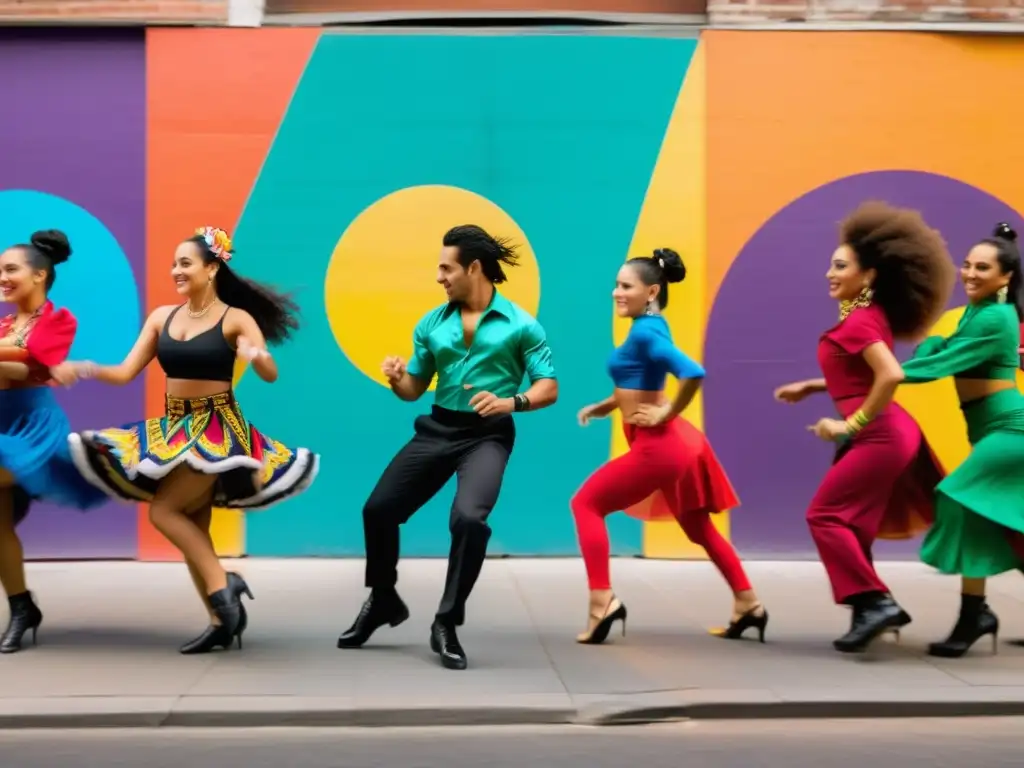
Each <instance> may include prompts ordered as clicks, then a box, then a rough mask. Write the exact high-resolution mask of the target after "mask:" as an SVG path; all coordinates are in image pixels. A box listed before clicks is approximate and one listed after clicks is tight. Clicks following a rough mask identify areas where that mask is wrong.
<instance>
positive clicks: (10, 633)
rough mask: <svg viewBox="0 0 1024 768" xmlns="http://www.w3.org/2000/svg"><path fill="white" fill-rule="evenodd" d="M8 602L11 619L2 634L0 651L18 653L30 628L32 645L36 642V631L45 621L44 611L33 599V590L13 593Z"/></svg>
mask: <svg viewBox="0 0 1024 768" xmlns="http://www.w3.org/2000/svg"><path fill="white" fill-rule="evenodd" d="M7 602H8V604H9V605H10V607H11V619H10V622H9V623H8V625H7V629H6V630H4V633H3V634H2V635H0V653H17V652H18V651H20V650H21V641H22V638H24V637H25V633H26V632H29V631H30V630H31V632H32V645H35V644H36V633H37V632H38V631H39V625H40V624H42V623H43V612H42V611H40V610H39V606H37V605H36V604H35V601H33V600H32V593H31V592H22V593H21V594H20V595H11V596H10V597H9V598H7Z"/></svg>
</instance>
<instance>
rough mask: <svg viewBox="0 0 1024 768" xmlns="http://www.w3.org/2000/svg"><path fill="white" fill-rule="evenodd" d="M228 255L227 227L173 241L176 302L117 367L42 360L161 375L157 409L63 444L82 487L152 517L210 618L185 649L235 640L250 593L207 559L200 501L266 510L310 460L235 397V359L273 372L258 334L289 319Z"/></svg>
mask: <svg viewBox="0 0 1024 768" xmlns="http://www.w3.org/2000/svg"><path fill="white" fill-rule="evenodd" d="M231 256H232V251H231V240H230V238H229V237H228V235H227V233H225V232H224V231H223V230H221V229H215V228H213V227H205V228H202V229H199V230H197V231H196V234H195V235H194V236H193V237H191V238H189V239H188V240H186V241H185V242H183V243H181V244H180V245H179V246H178V249H177V251H176V252H175V255H174V268H173V269H172V271H171V275H172V277H173V278H174V282H175V285H176V286H177V292H178V294H179V295H180V296H182V297H184V298H186V299H187V301H186V303H185V304H182V305H180V306H165V307H160V308H159V309H157V310H156V311H154V312H153V313H152V314H151V315H150V316H149V318H148V319H147V320H146V323H145V325H144V326H143V328H142V333H141V334H140V335H139V339H138V341H137V342H136V343H135V346H134V348H133V349H132V351H131V352H130V353H129V354H128V357H126V358H125V359H124V361H123V362H122V363H121V364H120V365H109V366H99V365H96V364H95V363H91V362H79V363H71V362H69V363H64V364H62V365H59V366H57V367H56V368H54V369H53V376H54V378H55V379H57V381H59V382H60V383H62V384H65V385H70V384H73V383H74V382H75V381H77V380H78V379H86V378H94V379H97V380H99V381H102V382H104V383H107V384H116V385H124V384H127V383H128V382H129V381H132V380H133V379H134V378H135V377H136V376H138V375H139V374H140V373H142V370H143V369H144V368H145V367H146V366H147V365H148V364H149V363H150V362H151V361H152V360H153V358H154V357H155V358H156V359H157V361H158V362H159V363H160V366H161V368H163V370H164V373H165V374H166V375H167V408H166V414H165V415H164V416H163V417H162V418H152V419H147V420H145V421H140V422H136V423H134V424H128V425H126V426H122V427H116V428H109V429H101V430H95V431H86V432H79V433H72V434H71V435H70V436H69V438H68V441H69V444H70V447H71V453H72V456H73V458H74V460H75V465H76V466H77V467H78V470H79V472H81V473H82V475H83V476H84V477H85V478H86V479H87V480H89V482H91V483H92V484H93V485H95V486H96V487H98V488H100V489H101V490H103V491H105V492H106V493H107V494H108V495H110V496H112V497H114V498H117V499H122V500H125V501H130V502H138V501H146V502H150V508H149V518H150V520H151V521H152V523H153V526H154V527H155V528H156V529H157V530H158V531H160V532H161V533H162V534H163V535H164V536H166V537H167V539H168V540H169V541H170V542H171V543H172V544H174V546H175V547H177V548H178V549H179V550H180V551H181V553H182V555H183V556H184V558H185V562H186V564H187V565H188V569H189V572H190V573H191V574H192V579H193V581H194V582H195V585H196V589H197V590H198V591H199V594H200V597H201V598H202V599H203V602H204V603H205V605H206V608H207V611H208V613H209V615H210V626H209V627H207V629H206V630H205V631H204V632H203V633H202V634H201V635H199V636H198V637H196V638H195V639H193V640H190V641H189V642H187V643H185V644H184V645H183V646H182V647H181V652H182V653H187V654H192V653H207V652H209V651H212V650H214V649H215V648H218V647H221V648H224V649H227V648H229V647H231V645H232V643H233V642H234V640H235V638H237V639H238V646H239V647H241V645H242V632H243V631H244V630H245V627H246V625H247V623H248V620H247V617H246V613H245V609H244V607H243V606H242V604H241V595H243V594H246V595H248V596H249V597H250V598H251V597H252V594H251V593H250V592H249V587H248V586H247V585H246V583H245V581H244V580H243V579H242V577H241V576H239V575H238V574H237V573H226V572H225V570H224V568H223V566H221V564H220V561H219V560H218V558H217V553H216V551H215V550H214V547H213V541H212V539H211V538H210V517H211V512H212V507H214V506H216V507H228V508H231V509H263V508H266V507H269V506H270V505H272V504H274V503H276V502H278V501H281V500H282V499H284V498H287V497H289V496H292V495H294V494H296V493H298V492H300V491H302V490H305V489H306V488H307V487H308V486H309V485H310V483H312V481H313V479H314V477H315V476H316V473H317V469H318V465H319V457H318V456H317V455H316V454H313V453H311V452H310V451H309V450H307V449H306V448H289V447H288V446H285V445H282V444H281V443H279V442H278V441H276V440H273V439H271V438H270V437H267V436H266V435H263V434H261V433H260V432H259V431H258V430H257V429H256V428H255V427H254V426H253V425H252V424H251V423H249V422H248V421H246V419H245V417H244V416H243V415H242V411H241V408H240V407H239V405H238V403H237V402H236V401H235V398H234V393H233V391H232V381H233V379H234V373H235V368H236V361H238V363H239V364H241V365H246V364H251V365H252V367H253V370H254V371H255V372H256V374H257V375H258V376H259V377H260V378H261V379H263V380H264V381H267V382H273V381H275V380H276V379H277V365H276V364H275V363H274V359H273V357H271V355H270V353H269V352H268V351H267V350H266V342H267V341H269V342H271V343H274V342H282V341H284V340H285V339H286V338H287V337H288V335H289V334H290V333H291V331H293V330H294V329H296V328H297V327H298V323H297V321H296V318H295V315H296V313H297V307H296V306H295V304H294V303H293V302H292V301H291V300H290V299H288V298H287V297H285V296H282V295H279V294H277V293H275V292H274V291H272V290H270V289H269V288H267V287H265V286H262V285H259V284H258V283H254V282H252V281H250V280H245V279H243V278H241V277H239V276H238V275H236V274H235V273H234V271H232V270H231V269H230V268H229V266H228V261H229V259H231Z"/></svg>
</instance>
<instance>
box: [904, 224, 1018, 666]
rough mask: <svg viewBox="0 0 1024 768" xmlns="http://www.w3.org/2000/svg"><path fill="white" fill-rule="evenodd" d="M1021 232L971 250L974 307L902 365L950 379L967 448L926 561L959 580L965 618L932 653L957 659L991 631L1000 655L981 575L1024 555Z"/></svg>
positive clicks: (967, 265)
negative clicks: (953, 327)
mask: <svg viewBox="0 0 1024 768" xmlns="http://www.w3.org/2000/svg"><path fill="white" fill-rule="evenodd" d="M1016 240H1017V233H1016V232H1014V231H1013V229H1012V228H1011V227H1010V225H1009V224H999V225H998V226H997V227H996V229H995V232H994V234H993V235H992V237H989V238H986V239H984V240H982V241H981V242H980V243H978V244H977V245H976V246H974V248H972V249H971V252H970V253H968V254H967V258H966V259H964V263H963V265H962V266H961V268H960V277H961V280H962V281H963V285H964V290H965V291H966V293H967V298H968V300H969V302H970V303H969V305H968V307H967V309H966V310H965V311H964V314H963V317H961V318H960V323H959V324H958V325H957V328H956V330H955V331H954V332H953V334H952V335H951V336H949V337H948V338H942V337H940V336H933V337H931V338H928V339H926V340H925V341H924V342H923V343H922V344H921V345H920V346H919V347H918V348H917V350H916V351H915V352H914V356H913V358H912V359H911V360H909V361H908V362H906V363H904V365H903V371H904V374H905V375H906V378H905V379H904V384H916V383H924V382H929V381H935V380H937V379H942V378H945V377H947V376H952V377H953V379H954V383H955V384H956V392H957V396H958V397H959V399H960V408H961V410H962V411H963V414H964V420H965V421H966V422H967V438H968V440H969V441H970V443H971V446H972V447H971V453H970V455H969V456H968V457H967V458H966V459H965V460H964V462H963V463H962V464H961V465H960V466H959V467H958V468H957V469H956V470H955V471H954V472H952V473H951V474H949V475H948V476H947V477H946V478H945V479H944V480H943V481H942V482H941V483H940V484H939V486H938V488H937V489H936V495H937V498H936V509H935V524H934V525H933V527H932V528H931V530H930V531H929V532H928V534H927V535H926V536H925V539H924V544H923V545H922V547H921V559H922V560H924V562H926V563H928V564H929V565H931V566H933V567H935V568H937V569H938V570H939V571H941V572H942V573H950V574H959V575H960V577H961V579H962V595H961V603H960V617H959V619H958V620H957V622H956V625H955V626H954V627H953V631H952V633H951V634H950V635H949V637H948V638H947V639H946V640H944V641H942V642H940V643H932V644H931V645H930V646H929V648H928V653H929V654H930V655H932V656H943V657H946V658H955V657H959V656H963V655H964V654H965V653H966V652H967V651H968V649H969V648H970V647H971V646H972V645H973V644H974V643H975V642H976V641H977V640H979V639H980V638H982V637H984V636H985V635H991V636H992V652H993V653H995V649H996V643H997V642H998V640H997V638H998V634H999V619H998V618H997V617H996V615H995V613H993V612H992V609H991V608H989V606H988V605H987V604H986V602H985V579H987V578H988V577H990V576H997V575H998V574H1000V573H1003V572H1005V571H1010V570H1014V569H1016V568H1018V567H1020V565H1021V563H1022V561H1024V557H1022V553H1024V547H1022V546H1021V544H1022V542H1024V474H1021V470H1020V468H1021V466H1024V396H1022V395H1021V393H1020V392H1019V391H1018V390H1017V366H1018V364H1019V357H1018V353H1017V350H1018V348H1019V347H1020V323H1021V321H1022V319H1024V307H1022V297H1021V259H1020V252H1019V250H1018V249H1017V243H1016Z"/></svg>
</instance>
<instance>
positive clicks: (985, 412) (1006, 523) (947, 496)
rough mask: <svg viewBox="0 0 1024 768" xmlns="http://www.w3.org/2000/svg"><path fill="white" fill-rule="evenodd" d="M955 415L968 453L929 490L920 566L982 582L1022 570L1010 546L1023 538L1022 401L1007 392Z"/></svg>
mask: <svg viewBox="0 0 1024 768" xmlns="http://www.w3.org/2000/svg"><path fill="white" fill-rule="evenodd" d="M961 409H962V410H963V414H964V420H965V421H966V422H967V439H968V440H969V441H970V443H971V452H970V454H969V455H968V456H967V458H966V459H964V461H963V463H962V464H960V466H959V467H957V468H956V469H955V470H953V471H952V472H950V474H949V475H948V476H947V477H946V478H945V479H944V480H943V481H942V482H941V483H939V487H938V488H937V489H936V513H935V524H934V525H933V526H932V528H931V530H930V531H928V535H927V536H925V539H924V543H923V544H922V545H921V559H922V560H923V561H924V562H926V563H927V564H928V565H931V566H932V567H934V568H937V569H938V570H939V571H941V572H942V573H949V574H959V575H961V576H966V577H967V578H977V579H982V578H988V577H990V576H998V575H999V574H1001V573H1005V572H1006V571H1012V570H1016V569H1017V568H1020V567H1021V565H1022V564H1024V563H1022V560H1021V557H1020V556H1019V555H1018V554H1017V551H1016V550H1015V548H1014V546H1013V545H1012V543H1011V542H1012V540H1013V538H1014V537H1015V536H1020V535H1021V534H1024V472H1022V471H1021V468H1022V467H1024V395H1021V393H1020V392H1019V391H1017V389H1007V390H1003V391H1002V392H996V393H995V394H992V395H989V396H988V397H984V398H981V399H979V400H974V401H972V402H970V403H966V404H965V405H963V406H961Z"/></svg>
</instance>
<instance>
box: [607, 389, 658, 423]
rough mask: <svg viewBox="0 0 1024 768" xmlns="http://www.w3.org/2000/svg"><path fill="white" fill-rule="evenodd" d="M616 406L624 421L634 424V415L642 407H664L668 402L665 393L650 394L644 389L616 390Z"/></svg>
mask: <svg viewBox="0 0 1024 768" xmlns="http://www.w3.org/2000/svg"><path fill="white" fill-rule="evenodd" d="M612 396H613V397H614V398H615V405H616V406H618V409H619V413H621V414H622V421H623V422H624V423H626V424H630V423H632V418H633V415H634V414H635V413H636V411H637V408H639V407H640V406H641V405H663V404H665V403H667V402H668V400H667V399H666V398H665V393H664V392H650V391H647V390H644V389H615V391H614V392H613V393H612Z"/></svg>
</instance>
